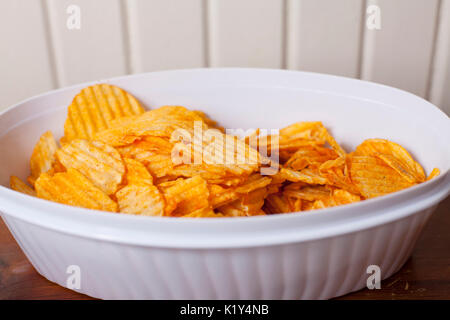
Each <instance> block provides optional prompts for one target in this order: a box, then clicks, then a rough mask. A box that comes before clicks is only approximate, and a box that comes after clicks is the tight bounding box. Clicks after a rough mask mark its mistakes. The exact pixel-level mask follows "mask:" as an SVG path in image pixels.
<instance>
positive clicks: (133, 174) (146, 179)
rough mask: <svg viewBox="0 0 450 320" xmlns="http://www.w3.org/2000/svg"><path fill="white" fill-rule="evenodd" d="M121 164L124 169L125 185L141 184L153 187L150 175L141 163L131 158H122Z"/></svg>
mask: <svg viewBox="0 0 450 320" xmlns="http://www.w3.org/2000/svg"><path fill="white" fill-rule="evenodd" d="M123 162H124V163H125V168H126V174H125V180H126V181H125V182H126V183H127V184H132V183H135V182H142V183H147V184H149V185H153V177H152V175H151V174H150V172H148V170H147V168H146V167H145V166H144V165H143V164H142V163H141V162H139V161H137V160H134V159H131V158H123Z"/></svg>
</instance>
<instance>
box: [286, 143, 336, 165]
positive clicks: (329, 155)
mask: <svg viewBox="0 0 450 320" xmlns="http://www.w3.org/2000/svg"><path fill="white" fill-rule="evenodd" d="M336 158H338V154H337V153H336V152H335V151H334V150H332V149H328V148H324V147H321V146H305V147H301V148H299V149H298V150H297V151H296V152H295V153H294V154H293V155H292V156H291V157H290V158H289V160H288V161H287V162H286V163H285V164H284V166H285V167H287V168H290V169H293V170H296V171H300V170H302V169H304V168H306V167H307V166H310V165H313V166H320V165H321V164H322V163H324V162H326V161H328V160H334V159H336Z"/></svg>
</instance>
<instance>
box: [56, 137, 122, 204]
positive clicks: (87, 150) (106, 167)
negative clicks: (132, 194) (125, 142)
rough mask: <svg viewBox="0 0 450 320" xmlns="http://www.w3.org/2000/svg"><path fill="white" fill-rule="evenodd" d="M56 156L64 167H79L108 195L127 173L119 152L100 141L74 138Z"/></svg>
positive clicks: (114, 190) (79, 169)
mask: <svg viewBox="0 0 450 320" xmlns="http://www.w3.org/2000/svg"><path fill="white" fill-rule="evenodd" d="M56 157H57V158H58V160H59V161H60V162H61V164H62V165H63V166H64V167H66V168H74V169H77V170H78V171H80V172H81V173H82V174H83V175H85V176H86V177H87V178H88V179H90V180H91V181H92V182H93V183H94V185H96V186H97V187H99V188H100V189H101V190H103V191H104V192H105V193H106V194H108V195H110V194H113V193H114V192H116V190H117V187H118V185H119V184H120V183H121V182H122V177H123V175H124V173H125V167H124V164H123V162H122V158H121V157H120V154H119V152H117V150H115V149H114V148H112V147H110V146H108V145H106V144H104V143H101V142H99V141H88V140H82V139H75V140H72V141H71V142H70V143H67V144H66V145H64V146H63V147H62V148H61V149H59V150H58V151H57V152H56Z"/></svg>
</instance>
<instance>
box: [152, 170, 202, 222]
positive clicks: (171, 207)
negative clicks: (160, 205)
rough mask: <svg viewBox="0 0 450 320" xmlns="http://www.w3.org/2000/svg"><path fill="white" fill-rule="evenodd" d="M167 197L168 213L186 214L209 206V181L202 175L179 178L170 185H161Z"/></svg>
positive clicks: (166, 209) (166, 212) (166, 210)
mask: <svg viewBox="0 0 450 320" xmlns="http://www.w3.org/2000/svg"><path fill="white" fill-rule="evenodd" d="M160 188H162V189H163V190H162V191H163V194H164V198H165V199H166V208H165V214H166V215H175V216H177V215H186V214H189V213H192V212H194V211H196V210H198V209H202V208H206V207H209V201H208V198H209V190H208V186H207V183H206V181H205V180H204V179H202V178H201V177H200V176H195V177H192V178H189V179H182V178H179V179H177V180H176V181H175V183H173V184H172V185H170V186H168V187H164V186H161V185H160Z"/></svg>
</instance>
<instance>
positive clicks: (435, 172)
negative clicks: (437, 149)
mask: <svg viewBox="0 0 450 320" xmlns="http://www.w3.org/2000/svg"><path fill="white" fill-rule="evenodd" d="M440 174H441V171H440V170H439V169H438V168H434V169H433V171H431V173H430V175H429V176H428V178H427V181H428V180H431V179H433V178H436V177H437V176H438V175H440Z"/></svg>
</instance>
